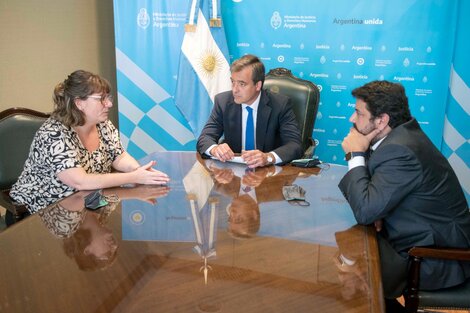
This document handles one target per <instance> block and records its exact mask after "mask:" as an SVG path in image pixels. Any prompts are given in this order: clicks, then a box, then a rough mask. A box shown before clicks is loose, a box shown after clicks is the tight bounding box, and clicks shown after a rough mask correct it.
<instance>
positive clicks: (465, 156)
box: [441, 1, 470, 203]
mask: <svg viewBox="0 0 470 313" xmlns="http://www.w3.org/2000/svg"><path fill="white" fill-rule="evenodd" d="M459 6H460V7H459V11H458V12H459V17H458V19H457V21H458V22H457V30H456V34H457V35H456V39H455V49H454V56H453V61H452V68H451V75H450V83H449V89H450V92H449V96H448V98H447V108H446V116H445V121H444V134H443V137H444V138H443V139H444V140H443V141H442V147H441V151H442V152H443V154H444V155H445V156H446V157H447V158H448V160H449V163H450V164H451V165H452V167H453V168H454V171H455V173H456V174H457V177H458V178H459V181H460V184H461V185H462V188H463V190H464V193H465V197H466V198H467V202H468V203H470V170H469V167H470V88H469V86H470V60H469V58H468V56H469V55H470V41H469V40H468V37H469V36H470V20H469V19H468V12H470V2H469V1H460V2H459Z"/></svg>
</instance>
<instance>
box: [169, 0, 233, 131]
mask: <svg viewBox="0 0 470 313" xmlns="http://www.w3.org/2000/svg"><path fill="white" fill-rule="evenodd" d="M219 2H220V0H192V1H190V3H189V4H190V8H189V14H188V21H187V24H186V25H185V34H184V38H183V43H182V45H181V56H180V64H179V73H178V81H177V86H176V94H175V103H176V106H177V107H178V108H179V110H180V111H181V112H182V113H183V115H184V117H185V118H186V119H187V121H188V123H189V126H190V127H191V129H192V131H193V133H194V136H195V137H196V138H197V137H198V136H199V134H200V133H201V131H202V129H203V127H204V125H205V123H206V121H207V118H208V117H209V115H210V112H211V110H212V107H213V103H214V97H215V95H216V94H218V93H219V92H222V91H226V90H230V88H231V84H230V67H229V63H228V61H227V60H228V48H227V42H226V38H225V30H224V27H223V24H222V21H221V17H220V5H219Z"/></svg>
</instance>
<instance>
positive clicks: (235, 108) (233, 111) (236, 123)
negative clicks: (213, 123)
mask: <svg viewBox="0 0 470 313" xmlns="http://www.w3.org/2000/svg"><path fill="white" fill-rule="evenodd" d="M229 106H230V114H229V115H228V116H230V123H231V126H232V127H230V128H229V129H233V137H232V140H231V142H232V144H233V147H231V148H232V150H233V151H242V136H243V134H242V106H241V104H237V103H235V101H232V102H231V103H230V104H229ZM225 136H227V134H225Z"/></svg>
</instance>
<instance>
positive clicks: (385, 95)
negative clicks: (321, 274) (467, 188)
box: [339, 81, 470, 312]
mask: <svg viewBox="0 0 470 313" xmlns="http://www.w3.org/2000/svg"><path fill="white" fill-rule="evenodd" d="M352 94H353V96H354V97H355V98H356V109H355V113H354V114H353V115H352V116H351V118H350V121H351V122H352V123H353V124H354V127H352V128H351V130H350V132H349V134H348V135H347V136H346V138H344V141H343V143H342V147H343V150H344V151H345V152H346V160H347V161H348V166H349V171H348V172H347V174H346V175H345V176H344V178H343V179H342V180H341V182H340V184H339V188H340V189H341V191H342V192H343V194H344V196H345V197H346V199H347V200H348V202H349V204H350V205H351V208H352V210H353V212H354V215H355V217H356V220H357V221H358V223H359V224H371V223H375V226H376V228H377V230H378V231H380V232H379V236H378V242H379V250H380V255H381V263H382V264H381V265H382V279H383V286H384V295H385V298H386V305H387V311H388V312H400V310H404V308H402V307H400V306H399V304H398V303H397V302H396V301H394V300H392V299H394V298H396V297H398V296H400V295H401V294H402V292H403V289H404V287H405V284H406V275H407V266H408V255H407V251H408V250H409V249H410V248H411V247H413V246H441V247H454V248H468V247H470V235H469V234H470V212H469V210H468V204H467V202H466V199H465V196H464V194H463V191H462V188H461V186H460V184H459V182H458V179H457V176H456V175H455V173H454V171H453V170H452V168H451V166H450V164H449V162H448V161H447V159H446V158H445V157H444V156H443V155H442V154H441V153H440V152H439V151H438V150H437V149H436V147H435V146H434V145H433V143H432V142H431V141H430V140H429V138H428V137H427V136H426V135H425V134H424V133H423V131H422V130H421V128H420V126H419V124H418V122H417V121H416V120H415V119H414V118H412V117H411V114H410V110H409V107H408V98H407V97H406V94H405V90H404V88H403V86H402V85H401V84H395V83H391V82H387V81H374V82H371V83H368V84H366V85H364V86H362V87H360V88H357V89H354V90H353V92H352ZM369 148H370V150H371V151H372V152H373V153H372V154H370V157H368V153H366V151H368V150H369ZM468 277H470V263H469V262H467V263H466V264H465V263H463V262H462V263H459V262H455V261H441V260H429V259H427V260H424V261H423V264H422V267H421V280H420V284H421V288H422V289H425V290H426V289H427V290H433V289H441V288H446V287H451V286H455V285H458V284H461V283H462V282H464V281H465V279H466V278H468Z"/></svg>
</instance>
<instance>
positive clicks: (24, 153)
mask: <svg viewBox="0 0 470 313" xmlns="http://www.w3.org/2000/svg"><path fill="white" fill-rule="evenodd" d="M48 117H49V115H48V114H45V113H42V112H38V111H34V110H31V109H25V108H11V109H7V110H5V111H2V112H0V147H1V151H2V152H1V155H0V206H2V207H4V208H5V209H7V215H6V223H7V225H10V224H12V223H14V222H16V221H18V220H20V219H21V218H23V217H24V216H26V215H28V211H27V210H26V208H25V207H24V206H22V205H16V204H15V203H14V202H13V201H12V199H11V198H10V196H9V192H10V188H11V186H12V185H13V184H14V183H15V182H16V180H17V179H18V177H19V176H20V174H21V172H22V171H23V166H24V163H25V161H26V158H27V157H28V154H29V149H30V147H31V143H32V141H33V138H34V135H35V133H36V131H37V130H38V129H39V127H40V126H41V125H42V124H43V123H44V121H45V120H46V119H47V118H48Z"/></svg>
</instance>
